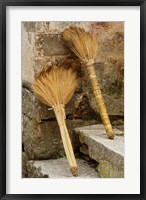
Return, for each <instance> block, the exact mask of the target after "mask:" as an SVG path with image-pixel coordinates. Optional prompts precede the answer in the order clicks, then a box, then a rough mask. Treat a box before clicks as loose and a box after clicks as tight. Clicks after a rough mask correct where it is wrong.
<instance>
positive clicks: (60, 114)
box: [54, 104, 78, 176]
mask: <svg viewBox="0 0 146 200" xmlns="http://www.w3.org/2000/svg"><path fill="white" fill-rule="evenodd" d="M54 112H55V115H56V118H57V121H58V124H59V128H60V133H61V138H62V141H63V146H64V149H65V153H66V157H67V160H68V163H69V166H70V170H71V173H72V175H73V176H78V167H77V164H76V160H75V156H74V152H73V148H72V144H71V140H70V137H69V134H68V130H67V127H66V123H65V115H64V114H65V110H64V107H63V106H62V104H59V105H57V106H55V107H54Z"/></svg>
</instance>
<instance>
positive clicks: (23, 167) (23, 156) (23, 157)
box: [22, 152, 29, 178]
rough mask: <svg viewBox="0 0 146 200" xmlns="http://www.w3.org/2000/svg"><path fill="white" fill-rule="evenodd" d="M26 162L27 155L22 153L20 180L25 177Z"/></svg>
mask: <svg viewBox="0 0 146 200" xmlns="http://www.w3.org/2000/svg"><path fill="white" fill-rule="evenodd" d="M28 160H29V158H28V155H27V154H26V153H25V152H22V178H25V177H27V167H26V164H27V162H28Z"/></svg>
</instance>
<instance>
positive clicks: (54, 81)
mask: <svg viewBox="0 0 146 200" xmlns="http://www.w3.org/2000/svg"><path fill="white" fill-rule="evenodd" d="M78 84H79V78H78V76H77V73H76V71H75V70H74V69H73V68H68V67H66V65H62V66H60V67H57V66H53V67H51V68H49V69H48V70H46V69H45V68H44V69H43V71H42V72H41V74H40V75H39V76H38V77H35V81H34V83H33V84H32V90H33V91H34V93H35V95H36V97H37V98H38V99H39V100H40V101H41V102H42V103H44V104H46V105H47V106H49V107H52V108H53V110H54V113H55V116H56V118H57V122H58V124H59V128H60V132H61V137H62V141H63V146H64V149H65V153H66V157H67V160H68V163H69V166H70V170H71V173H72V175H73V176H78V167H77V164H76V160H75V156H74V152H73V148H72V144H71V141H70V137H69V134H68V131H67V128H66V122H65V118H66V116H65V105H66V104H67V103H68V102H69V100H70V99H71V97H72V95H73V94H74V91H75V89H76V88H77V86H78Z"/></svg>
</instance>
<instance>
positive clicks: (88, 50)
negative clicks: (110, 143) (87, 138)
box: [62, 26, 114, 139]
mask: <svg viewBox="0 0 146 200" xmlns="http://www.w3.org/2000/svg"><path fill="white" fill-rule="evenodd" d="M62 36H63V40H64V42H65V44H66V45H67V46H68V47H69V48H70V49H71V50H72V51H73V52H74V53H75V54H76V55H77V56H78V57H79V59H80V61H81V63H83V64H84V66H85V68H86V71H87V74H88V77H89V80H90V83H91V87H92V90H93V93H94V96H95V99H96V104H97V107H98V110H99V113H100V116H101V119H102V122H103V125H104V127H105V130H106V133H107V136H108V138H109V139H113V138H114V132H113V129H112V126H111V123H110V119H109V116H108V113H107V109H106V106H105V103H104V99H103V96H102V93H101V89H100V86H99V82H98V79H97V77H96V71H95V66H94V64H95V58H96V56H97V51H98V44H97V40H96V37H95V36H94V35H92V34H90V33H88V32H85V30H84V29H82V28H79V27H72V26H71V27H69V28H67V29H65V30H64V32H63V33H62Z"/></svg>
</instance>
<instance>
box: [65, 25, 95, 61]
mask: <svg viewBox="0 0 146 200" xmlns="http://www.w3.org/2000/svg"><path fill="white" fill-rule="evenodd" d="M62 36H63V40H64V42H65V44H66V45H67V46H68V47H69V48H70V49H71V50H72V51H73V52H74V53H75V54H76V55H77V56H78V57H79V58H80V60H81V61H82V62H84V63H88V62H89V61H91V60H93V62H94V60H95V58H96V56H97V51H98V44H97V39H96V37H95V35H93V34H90V33H88V32H86V31H85V30H84V29H82V28H79V27H74V26H71V27H69V28H67V29H65V30H64V31H63V33H62Z"/></svg>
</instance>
